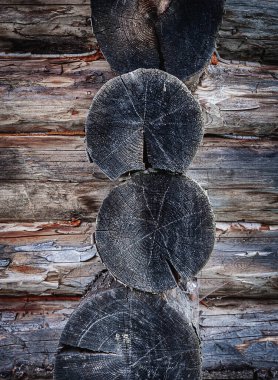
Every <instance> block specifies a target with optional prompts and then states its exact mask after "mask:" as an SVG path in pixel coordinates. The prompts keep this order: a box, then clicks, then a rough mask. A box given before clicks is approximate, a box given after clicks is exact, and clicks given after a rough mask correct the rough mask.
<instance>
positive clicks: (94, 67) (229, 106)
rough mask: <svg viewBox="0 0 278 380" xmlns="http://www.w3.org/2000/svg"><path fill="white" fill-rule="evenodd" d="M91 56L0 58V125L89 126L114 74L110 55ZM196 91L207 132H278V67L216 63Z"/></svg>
mask: <svg viewBox="0 0 278 380" xmlns="http://www.w3.org/2000/svg"><path fill="white" fill-rule="evenodd" d="M90 59H91V57H87V58H86V57H84V58H83V59H81V58H78V57H76V58H63V59H61V58H57V59H30V60H29V59H25V60H24V59H2V60H0V82H1V84H0V94H1V98H2V101H1V104H0V115H1V116H0V131H1V132H4V133H29V132H31V133H39V132H51V133H56V132H57V133H68V132H71V131H73V132H78V133H80V132H82V131H84V125H85V119H86V116H87V114H88V109H89V107H90V105H91V102H92V99H93V97H94V95H95V94H96V92H97V91H98V90H99V89H100V88H101V86H102V85H103V84H104V83H106V82H107V81H108V80H109V79H111V78H112V77H113V73H112V72H111V69H110V67H109V65H108V64H107V63H106V62H105V61H101V60H100V61H91V62H90ZM196 96H197V98H198V99H199V100H200V103H201V105H202V107H203V116H204V119H205V132H206V133H209V134H221V135H226V134H235V135H255V136H258V135H259V136H268V135H274V134H277V124H278V122H277V115H276V107H277V67H274V66H272V67H266V66H260V65H255V66H254V65H249V64H248V65H246V64H244V63H239V64H226V63H219V64H218V65H216V66H215V65H214V66H213V65H211V66H209V67H208V70H207V75H206V76H205V77H204V78H203V79H202V81H201V84H200V86H199V87H198V89H197V91H196Z"/></svg>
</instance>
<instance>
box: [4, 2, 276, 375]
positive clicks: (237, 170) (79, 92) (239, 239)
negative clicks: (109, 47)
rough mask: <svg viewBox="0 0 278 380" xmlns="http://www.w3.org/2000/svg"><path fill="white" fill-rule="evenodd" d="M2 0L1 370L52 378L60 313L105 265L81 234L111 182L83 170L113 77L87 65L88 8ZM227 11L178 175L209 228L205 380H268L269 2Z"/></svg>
mask: <svg viewBox="0 0 278 380" xmlns="http://www.w3.org/2000/svg"><path fill="white" fill-rule="evenodd" d="M8 3H9V4H7V2H6V1H1V4H2V11H1V16H0V17H2V18H3V22H2V23H1V28H2V33H1V35H2V38H1V41H0V46H1V49H0V50H2V51H3V52H5V53H6V54H5V56H2V58H1V60H0V72H1V74H0V77H1V94H2V99H3V101H2V102H1V103H0V109H1V121H0V124H1V132H2V135H1V139H0V144H1V147H0V154H1V157H3V159H2V160H1V162H0V165H1V171H0V175H1V185H0V187H1V198H2V199H5V201H3V202H1V204H0V207H1V225H0V228H1V231H0V241H1V244H2V245H1V261H0V264H1V268H2V269H1V278H0V283H1V295H2V296H1V307H0V309H1V322H0V323H1V335H2V338H3V339H2V340H1V358H2V359H3V360H1V366H0V368H1V369H0V373H1V376H3V377H6V378H11V379H13V378H18V377H22V376H25V377H26V376H27V377H28V378H33V379H41V378H42V377H43V378H47V377H48V378H51V376H52V371H53V362H54V354H55V352H56V349H57V346H58V340H59V337H60V334H61V332H62V330H63V328H64V326H65V324H66V322H67V320H68V318H69V315H70V314H71V312H72V311H73V310H74V309H76V308H77V306H78V303H79V300H80V296H82V295H84V294H85V293H86V291H87V287H88V285H89V284H90V282H91V280H92V278H94V276H96V275H97V274H98V273H99V272H100V271H102V270H103V269H104V268H103V265H102V264H101V262H100V259H99V257H98V255H97V254H96V249H95V246H94V244H93V243H92V241H91V231H92V230H94V229H95V218H96V214H97V211H98V209H99V207H100V205H101V203H102V201H103V199H104V198H105V197H106V195H108V192H109V191H110V189H111V185H110V183H109V181H107V180H106V179H105V178H104V176H103V175H102V174H101V173H100V171H99V170H98V169H97V167H96V166H94V165H93V166H91V165H90V164H89V163H87V161H86V156H85V153H84V143H83V139H84V131H83V126H84V122H85V117H86V114H87V110H88V107H89V105H90V103H91V101H92V99H93V97H94V95H95V94H96V92H97V91H98V90H99V89H100V87H101V86H102V85H103V84H104V83H105V82H106V81H107V80H109V79H111V78H112V77H113V73H112V72H111V70H110V67H109V65H108V64H107V62H105V61H103V60H97V61H95V59H98V58H99V55H98V54H94V49H97V46H96V44H95V41H94V40H93V37H92V32H91V26H90V22H89V19H88V18H87V16H86V15H88V14H89V12H90V10H89V2H88V1H83V0H82V1H80V2H79V0H78V1H74V2H69V1H67V4H63V2H59V5H56V4H55V1H51V2H49V1H48V2H47V4H46V3H45V2H43V1H39V2H36V4H32V5H26V2H24V4H23V3H22V1H20V0H19V1H16V2H15V1H9V2H8ZM225 7H226V12H225V14H224V21H223V24H222V27H221V29H220V32H219V40H218V52H219V53H220V55H221V57H222V58H223V57H224V58H225V59H226V60H223V59H222V58H221V60H220V61H219V59H218V62H217V60H215V59H214V65H210V66H209V67H208V68H207V70H206V75H205V76H204V77H203V78H202V79H201V82H200V84H199V87H198V89H197V91H196V94H197V97H198V98H199V101H200V103H201V105H202V107H203V115H204V117H205V139H204V141H203V145H202V146H201V148H200V149H199V151H198V152H197V155H196V157H195V159H194V162H193V164H192V165H191V166H190V167H189V171H188V175H189V176H190V177H191V178H193V179H194V180H197V181H198V182H199V183H200V184H201V185H202V186H203V187H204V188H205V189H207V191H208V194H209V196H210V200H211V202H212V205H213V208H214V211H215V215H216V221H217V223H216V227H217V230H216V233H217V237H216V245H215V249H214V252H213V254H212V256H211V258H210V260H209V261H208V263H207V265H206V267H205V268H204V270H203V271H202V272H201V273H200V274H199V276H198V282H199V287H200V293H199V294H200V300H201V304H200V311H201V315H200V333H201V337H202V341H203V371H204V372H203V378H205V379H211V378H215V379H219V378H230V379H236V378H239V379H253V378H256V379H260V378H268V377H269V378H274V377H275V366H276V363H275V356H276V341H277V337H276V335H275V322H274V321H275V315H276V313H277V311H276V301H275V298H276V297H277V281H276V278H277V271H276V267H277V252H276V247H277V227H276V226H275V223H277V222H276V220H277V218H276V213H275V206H274V202H275V200H276V194H277V192H276V177H277V168H276V157H277V155H276V151H277V144H276V142H275V140H273V139H272V137H273V136H274V135H275V134H276V133H277V121H276V82H277V79H276V76H277V67H275V66H267V65H261V64H259V63H258V62H260V63H267V64H268V63H272V64H277V48H276V44H277V41H276V40H275V37H274V36H275V27H276V26H275V25H277V23H276V22H275V15H276V14H277V12H276V11H275V9H276V7H277V5H276V2H275V1H272V0H271V1H270V0H268V1H265V2H263V4H259V3H258V2H257V1H253V2H252V1H245V0H244V1H234V0H232V1H231V0H227V1H226V5H225ZM18 15H21V16H20V17H22V20H21V21H20V19H19V16H18ZM8 16H9V17H8ZM17 20H19V21H17ZM258 23H259V27H258ZM95 51H97V50H95ZM30 52H33V53H35V54H40V53H51V54H55V56H54V57H46V56H36V55H35V56H32V55H30ZM84 52H85V54H84V55H83V56H82V57H80V56H72V57H70V56H65V55H68V54H69V53H84ZM11 53H15V54H12V55H10V57H9V56H7V54H11ZM18 53H23V54H22V55H20V54H18ZM61 54H64V56H63V57H59V55H61ZM236 59H243V60H249V61H250V60H255V61H257V62H247V63H246V62H237V61H235V60H236ZM230 60H233V61H230ZM54 111H55V112H54ZM92 172H93V176H92ZM67 194H71V196H70V197H69V196H68V195H67Z"/></svg>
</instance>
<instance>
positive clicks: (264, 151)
mask: <svg viewBox="0 0 278 380" xmlns="http://www.w3.org/2000/svg"><path fill="white" fill-rule="evenodd" d="M0 153H1V161H0V166H1V170H0V179H1V184H0V194H1V197H3V199H5V202H2V203H0V221H1V222H17V221H22V222H26V221H34V222H36V221H42V222H44V221H46V220H52V219H53V220H70V219H71V218H78V219H83V220H89V221H92V220H94V219H95V217H96V213H97V212H98V210H99V207H100V205H101V202H102V201H103V199H104V198H105V196H106V195H108V192H109V190H110V189H111V188H112V187H113V185H112V184H111V183H110V181H108V180H105V179H103V178H104V177H103V175H102V176H101V175H100V173H99V171H98V170H96V171H95V175H93V171H94V169H95V168H94V167H93V168H91V165H90V164H89V163H88V162H87V158H86V154H85V145H84V138H82V137H78V136H77V137H75V136H37V137H35V136H13V135H11V136H2V137H1V139H0ZM277 172H278V170H277V142H275V141H268V140H237V139H216V138H210V139H205V140H204V144H203V146H202V147H201V148H200V150H199V152H198V153H197V155H196V157H195V159H194V162H193V164H192V166H191V168H190V170H189V171H188V175H189V176H190V177H192V178H193V179H194V180H196V181H198V182H199V183H200V184H201V186H202V187H204V188H205V189H207V191H208V195H209V198H210V201H211V203H212V206H213V210H214V213H215V215H216V220H217V221H227V222H229V221H237V220H239V221H240V220H241V221H243V220H245V221H249V222H264V223H267V224H271V223H272V224H276V223H277V216H276V207H275V202H276V200H277Z"/></svg>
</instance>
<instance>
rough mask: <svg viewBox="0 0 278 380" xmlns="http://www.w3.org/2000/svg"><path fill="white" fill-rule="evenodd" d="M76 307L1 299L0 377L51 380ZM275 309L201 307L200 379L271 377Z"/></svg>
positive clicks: (224, 304)
mask: <svg viewBox="0 0 278 380" xmlns="http://www.w3.org/2000/svg"><path fill="white" fill-rule="evenodd" d="M77 305H78V299H66V298H61V297H60V298H55V297H51V298H46V297H43V298H34V297H33V298H32V297H31V298H18V299H15V298H2V299H1V301H0V309H1V318H0V328H1V340H0V352H1V364H0V376H3V377H4V378H9V379H11V380H13V379H16V378H18V377H19V376H21V377H23V376H26V377H27V378H28V379H42V378H51V377H52V371H53V362H54V355H55V353H56V350H57V346H58V340H59V337H60V335H61V332H62V330H63V328H64V326H65V324H66V322H67V320H68V318H69V316H70V314H71V312H72V311H73V310H74V309H75V308H76V307H77ZM277 307H278V305H277V302H275V301H273V302H272V303H271V304H269V303H268V302H267V301H260V302H259V303H257V301H256V302H254V301H243V300H236V299H227V300H224V301H223V300H210V301H209V303H208V304H207V306H204V305H200V327H201V330H200V332H201V338H202V342H203V370H204V376H203V378H204V379H219V378H221V379H254V378H255V377H254V376H255V373H257V374H258V373H260V372H261V373H265V374H268V375H269V379H270V378H273V377H271V374H272V376H274V374H275V369H277V363H276V360H275V358H277V324H275V317H276V315H277ZM224 367H226V368H225V369H224ZM257 378H260V377H257ZM264 378H268V377H264Z"/></svg>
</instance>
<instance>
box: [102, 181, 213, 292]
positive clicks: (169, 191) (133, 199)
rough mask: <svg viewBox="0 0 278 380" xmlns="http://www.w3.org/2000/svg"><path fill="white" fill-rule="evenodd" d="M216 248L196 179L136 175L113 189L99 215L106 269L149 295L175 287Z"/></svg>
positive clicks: (209, 214)
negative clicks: (149, 293)
mask: <svg viewBox="0 0 278 380" xmlns="http://www.w3.org/2000/svg"><path fill="white" fill-rule="evenodd" d="M213 245H214V217H213V213H212V209H211V207H210V204H209V200H208V198H207V196H206V194H205V193H204V191H203V190H202V189H201V187H200V186H199V185H198V184H197V183H196V182H194V181H192V180H190V179H189V178H187V177H184V176H180V175H172V174H168V173H167V174H161V173H144V174H135V175H133V176H132V178H131V179H130V180H128V181H126V182H125V183H124V184H122V185H120V186H118V187H116V188H115V189H113V190H112V191H111V193H110V194H109V195H108V197H107V198H106V199H105V200H104V202H103V204H102V206H101V209H100V211H99V213H98V216H97V224H96V246H97V250H98V252H99V254H100V257H101V258H102V260H103V262H104V264H105V265H106V266H107V268H108V269H109V271H110V272H111V273H112V274H113V275H114V276H115V277H116V278H117V279H118V280H119V281H121V282H122V283H124V284H125V285H127V286H129V287H132V288H135V289H140V290H142V291H147V292H154V293H157V292H162V291H164V290H166V289H170V288H174V287H175V286H176V284H178V283H179V280H180V278H182V279H185V280H189V279H190V278H192V277H193V276H194V275H196V274H197V273H198V272H199V271H200V269H202V268H203V266H204V265H205V263H206V262H207V260H208V258H209V255H210V253H211V251H212V249H213Z"/></svg>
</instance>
